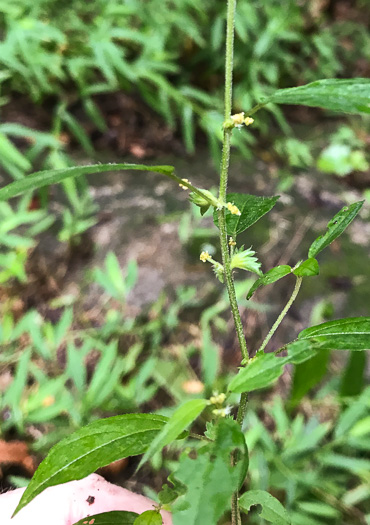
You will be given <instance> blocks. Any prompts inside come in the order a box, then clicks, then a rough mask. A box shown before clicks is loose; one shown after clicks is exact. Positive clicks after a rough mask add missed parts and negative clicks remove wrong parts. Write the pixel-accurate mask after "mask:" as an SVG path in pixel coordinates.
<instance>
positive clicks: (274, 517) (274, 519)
mask: <svg viewBox="0 0 370 525" xmlns="http://www.w3.org/2000/svg"><path fill="white" fill-rule="evenodd" d="M239 505H240V507H241V508H242V509H243V510H245V511H247V513H248V511H249V510H250V508H251V507H252V506H253V505H261V506H262V511H261V512H260V517H261V518H262V519H264V520H267V521H269V522H271V523H273V524H274V525H290V524H291V521H290V518H289V516H288V513H287V511H286V510H285V509H284V507H283V506H282V504H281V503H280V501H278V500H277V499H276V498H274V497H273V496H271V494H269V493H268V492H265V491H264V490H250V491H248V492H246V493H245V494H243V496H242V497H241V498H240V499H239Z"/></svg>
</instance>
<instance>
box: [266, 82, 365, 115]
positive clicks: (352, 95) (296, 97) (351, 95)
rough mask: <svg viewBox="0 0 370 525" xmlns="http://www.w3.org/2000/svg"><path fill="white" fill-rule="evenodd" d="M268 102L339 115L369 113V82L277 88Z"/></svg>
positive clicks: (324, 83) (312, 84) (325, 83)
mask: <svg viewBox="0 0 370 525" xmlns="http://www.w3.org/2000/svg"><path fill="white" fill-rule="evenodd" d="M268 102H274V103H275V104H299V105H302V106H313V107H320V108H325V109H329V110H333V111H340V112H342V113H370V79H368V78H353V79H326V80H317V81H316V82H311V83H310V84H306V85H305V86H299V87H295V88H288V89H279V90H278V91H276V92H275V93H274V94H273V95H272V96H271V97H269V99H268Z"/></svg>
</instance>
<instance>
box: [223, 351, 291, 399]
mask: <svg viewBox="0 0 370 525" xmlns="http://www.w3.org/2000/svg"><path fill="white" fill-rule="evenodd" d="M287 362H288V359H287V358H286V357H276V356H275V354H257V355H256V356H255V357H254V358H253V359H251V360H250V361H249V363H248V364H247V365H246V366H245V367H244V368H242V369H241V370H240V371H239V374H238V375H236V376H235V377H234V378H233V379H232V380H231V382H230V384H229V388H228V389H229V391H230V392H236V393H237V394H241V393H242V392H252V390H257V389H258V388H265V387H267V386H270V385H271V384H272V383H274V382H275V381H276V380H277V379H278V378H279V377H280V376H281V374H282V373H283V366H284V364H285V363H287Z"/></svg>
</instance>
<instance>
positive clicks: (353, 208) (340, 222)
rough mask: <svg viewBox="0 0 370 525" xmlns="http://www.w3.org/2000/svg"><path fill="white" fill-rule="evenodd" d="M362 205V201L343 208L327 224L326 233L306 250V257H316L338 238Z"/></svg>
mask: <svg viewBox="0 0 370 525" xmlns="http://www.w3.org/2000/svg"><path fill="white" fill-rule="evenodd" d="M363 203H364V201H359V202H355V203H353V204H351V205H350V206H344V207H343V208H342V209H341V210H340V211H339V212H338V213H337V214H336V215H335V217H333V218H332V220H331V221H330V222H329V223H328V231H327V232H326V233H324V235H321V236H320V237H318V238H317V239H316V240H315V241H314V242H313V243H312V244H311V246H310V249H309V250H308V257H309V258H311V257H316V255H317V254H318V253H320V252H321V251H322V250H323V249H324V248H326V247H327V246H329V244H330V243H332V242H333V241H334V240H335V239H336V238H337V237H339V235H341V234H342V233H343V232H344V230H345V229H346V228H347V226H349V224H351V222H352V221H353V219H354V218H355V217H356V215H357V214H358V212H359V211H360V209H361V207H362V205H363Z"/></svg>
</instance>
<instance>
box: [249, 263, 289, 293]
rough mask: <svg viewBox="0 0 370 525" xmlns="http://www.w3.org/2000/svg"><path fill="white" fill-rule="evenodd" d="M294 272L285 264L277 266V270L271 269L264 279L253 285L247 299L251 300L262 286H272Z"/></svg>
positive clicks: (263, 276) (261, 278)
mask: <svg viewBox="0 0 370 525" xmlns="http://www.w3.org/2000/svg"><path fill="white" fill-rule="evenodd" d="M291 272H292V268H291V267H290V266H288V265H287V264H283V265H280V266H276V267H275V268H271V270H269V271H268V272H266V273H265V274H264V275H262V277H260V278H259V279H257V281H255V282H254V283H253V286H252V287H251V289H250V290H249V292H248V295H247V299H250V298H251V297H252V295H253V294H254V292H255V291H256V290H257V289H258V288H259V287H260V286H266V285H267V284H272V283H274V282H276V281H278V280H279V279H282V278H283V277H285V276H286V275H288V274H289V273H291Z"/></svg>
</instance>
